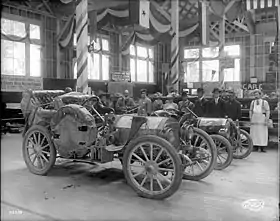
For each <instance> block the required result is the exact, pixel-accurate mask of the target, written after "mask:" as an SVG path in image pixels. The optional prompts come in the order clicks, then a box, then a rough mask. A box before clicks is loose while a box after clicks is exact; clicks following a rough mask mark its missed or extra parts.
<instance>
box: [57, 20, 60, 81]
mask: <svg viewBox="0 0 280 221" xmlns="http://www.w3.org/2000/svg"><path fill="white" fill-rule="evenodd" d="M56 33H60V18H57V19H56ZM60 60H61V56H60V46H59V38H57V42H56V77H57V78H61V71H60Z"/></svg>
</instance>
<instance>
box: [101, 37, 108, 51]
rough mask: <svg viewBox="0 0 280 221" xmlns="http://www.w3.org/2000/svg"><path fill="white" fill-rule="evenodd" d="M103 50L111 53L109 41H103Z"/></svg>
mask: <svg viewBox="0 0 280 221" xmlns="http://www.w3.org/2000/svg"><path fill="white" fill-rule="evenodd" d="M102 50H103V51H109V41H108V40H107V39H102Z"/></svg>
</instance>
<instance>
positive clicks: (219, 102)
mask: <svg viewBox="0 0 280 221" xmlns="http://www.w3.org/2000/svg"><path fill="white" fill-rule="evenodd" d="M212 93H213V98H212V99H211V100H209V101H208V102H207V104H206V111H205V115H206V117H213V118H224V117H225V101H224V100H223V99H222V98H221V97H220V89H219V88H214V90H213V91H212Z"/></svg>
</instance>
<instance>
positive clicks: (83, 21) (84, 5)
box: [76, 0, 88, 93]
mask: <svg viewBox="0 0 280 221" xmlns="http://www.w3.org/2000/svg"><path fill="white" fill-rule="evenodd" d="M87 10H88V0H80V2H79V3H78V5H77V6H76V36H77V90H78V91H80V92H83V93H88V12H87Z"/></svg>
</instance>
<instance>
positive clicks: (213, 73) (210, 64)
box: [202, 60, 219, 81]
mask: <svg viewBox="0 0 280 221" xmlns="http://www.w3.org/2000/svg"><path fill="white" fill-rule="evenodd" d="M202 81H219V60H212V61H203V62H202Z"/></svg>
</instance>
